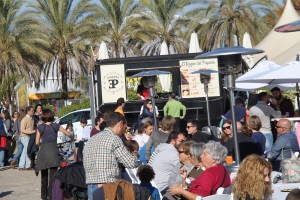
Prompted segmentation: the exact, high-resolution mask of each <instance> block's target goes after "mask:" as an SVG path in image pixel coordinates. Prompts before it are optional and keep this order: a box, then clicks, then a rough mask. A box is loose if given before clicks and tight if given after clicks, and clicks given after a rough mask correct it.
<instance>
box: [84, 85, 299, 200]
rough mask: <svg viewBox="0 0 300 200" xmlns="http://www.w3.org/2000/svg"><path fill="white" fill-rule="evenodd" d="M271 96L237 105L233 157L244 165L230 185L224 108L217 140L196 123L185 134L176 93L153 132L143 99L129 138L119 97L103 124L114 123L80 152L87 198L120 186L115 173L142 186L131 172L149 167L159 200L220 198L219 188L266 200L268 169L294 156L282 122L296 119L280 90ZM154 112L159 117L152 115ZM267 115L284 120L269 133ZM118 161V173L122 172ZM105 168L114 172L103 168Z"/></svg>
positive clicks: (230, 145) (230, 144)
mask: <svg viewBox="0 0 300 200" xmlns="http://www.w3.org/2000/svg"><path fill="white" fill-rule="evenodd" d="M271 92H272V94H273V98H270V95H268V94H267V93H266V92H262V93H260V94H258V102H257V104H256V105H254V106H252V107H251V108H249V107H248V108H245V107H244V106H243V105H242V104H241V103H240V100H237V104H236V106H235V109H236V115H237V116H236V119H237V122H236V126H237V141H238V147H239V153H240V155H238V156H239V157H240V159H241V161H242V163H241V166H240V169H239V172H238V174H237V176H236V179H234V180H233V179H231V177H230V175H229V172H228V170H227V169H226V167H224V166H225V165H228V164H230V163H228V157H231V162H232V161H233V162H234V161H235V160H236V156H237V155H235V149H234V148H235V145H234V138H233V134H234V133H233V127H232V126H233V124H232V121H231V117H232V112H231V111H230V110H229V111H228V112H227V113H225V114H224V117H223V120H222V122H221V127H220V128H221V138H217V137H215V136H213V135H211V134H207V133H205V132H203V131H201V127H200V126H199V123H198V122H197V121H196V120H187V121H186V122H187V125H186V130H185V131H183V130H180V126H179V125H180V119H183V118H185V115H186V108H185V107H184V105H182V104H181V103H180V102H179V101H177V100H175V96H174V94H170V96H169V102H168V103H167V104H166V106H165V107H164V117H163V118H162V119H161V120H158V127H159V128H158V129H155V124H154V120H153V108H152V105H151V99H148V98H147V99H145V104H144V105H143V106H142V108H141V112H140V116H139V119H138V127H137V129H136V133H135V135H134V136H132V137H128V136H126V134H127V133H126V126H127V124H126V119H125V116H124V108H125V101H124V99H122V100H118V102H119V101H120V102H121V103H120V104H118V107H117V109H116V111H115V113H111V114H110V117H109V119H108V121H111V122H114V123H110V122H109V123H108V121H107V122H106V123H107V124H106V125H107V127H106V128H105V129H104V130H103V131H102V132H100V133H99V134H97V135H95V136H93V137H91V138H90V139H89V141H88V142H87V143H86V146H85V149H84V153H83V154H84V157H83V164H84V168H85V172H86V175H87V182H86V183H87V185H88V198H89V199H93V198H94V199H95V198H96V196H95V193H97V192H95V191H97V190H103V189H100V188H102V187H103V186H104V185H106V184H107V183H111V182H116V181H118V179H119V178H120V175H119V173H120V171H121V172H125V174H127V175H125V176H124V175H122V176H121V177H122V179H125V180H126V181H128V182H129V183H132V184H133V185H134V184H138V183H141V181H140V180H139V177H140V176H142V175H141V174H138V175H137V173H136V172H137V171H139V168H141V167H143V166H145V165H147V166H148V168H149V170H151V172H152V170H153V174H155V175H153V180H152V179H151V180H152V181H148V182H150V184H151V188H153V187H154V188H155V191H159V195H160V199H201V198H203V197H206V196H210V195H214V194H219V193H220V192H219V189H220V188H223V189H224V188H225V189H224V190H223V191H226V192H229V193H232V194H233V195H234V199H238V200H243V199H271V197H272V181H271V172H272V171H279V164H278V163H280V161H281V159H285V158H290V157H291V151H290V150H292V152H296V151H299V144H298V140H297V138H296V136H295V134H294V133H293V132H292V124H291V122H290V121H289V120H287V119H284V117H285V116H286V117H288V116H287V114H288V113H289V114H292V115H293V114H294V112H292V111H291V110H290V107H291V106H290V101H288V100H286V99H285V98H283V96H282V95H281V91H280V90H278V88H274V89H273V90H271ZM283 99H284V100H283ZM175 101H176V102H175ZM177 102H179V103H177ZM270 104H271V105H272V106H271V105H270ZM286 104H288V105H286ZM145 109H147V110H146V111H145ZM154 109H156V108H154ZM285 109H288V111H287V110H285ZM149 113H150V114H149ZM151 113H152V114H151ZM156 114H157V117H158V112H156ZM283 115H284V117H283V118H282V116H283ZM272 117H275V118H282V119H280V120H279V121H277V122H276V124H275V129H276V132H275V133H274V132H272V129H271V127H272V125H271V118H272ZM111 118H114V120H112V119H111ZM271 136H272V137H271ZM273 136H275V137H274V140H275V142H273ZM108 137H110V138H111V139H110V141H108V140H107V138H108ZM122 140H123V143H122V142H121V141H122ZM128 140H129V141H135V143H136V148H135V150H129V149H128V148H127V150H126V146H127V145H126V144H124V141H128ZM108 152H110V153H108ZM120 163H122V167H123V168H120ZM109 166H110V167H109ZM249 166H251V167H249ZM108 168H111V169H112V170H109V171H107V170H106V169H108ZM104 171H105V172H104ZM144 175H145V174H144ZM149 179H150V178H149ZM246 179H247V180H249V182H250V184H249V182H246V181H245V180H246ZM150 184H149V185H150ZM153 191H154V190H151V192H153ZM220 191H222V190H220ZM294 193H295V192H294ZM93 194H94V195H93ZM152 194H153V198H155V199H156V198H157V197H158V196H157V192H155V195H154V193H152ZM104 195H105V192H104Z"/></svg>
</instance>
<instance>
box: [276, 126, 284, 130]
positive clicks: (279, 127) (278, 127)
mask: <svg viewBox="0 0 300 200" xmlns="http://www.w3.org/2000/svg"><path fill="white" fill-rule="evenodd" d="M275 128H276V129H278V128H285V127H283V126H275Z"/></svg>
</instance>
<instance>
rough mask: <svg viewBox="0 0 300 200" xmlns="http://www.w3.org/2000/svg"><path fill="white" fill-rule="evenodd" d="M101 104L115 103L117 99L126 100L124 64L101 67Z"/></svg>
mask: <svg viewBox="0 0 300 200" xmlns="http://www.w3.org/2000/svg"><path fill="white" fill-rule="evenodd" d="M100 71H101V88H102V103H116V102H117V100H118V98H120V97H123V98H124V99H126V83H125V80H126V79H125V69H124V64H116V65H101V66H100Z"/></svg>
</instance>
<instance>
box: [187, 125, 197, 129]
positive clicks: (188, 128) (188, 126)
mask: <svg viewBox="0 0 300 200" xmlns="http://www.w3.org/2000/svg"><path fill="white" fill-rule="evenodd" d="M191 127H195V126H186V128H187V129H189V128H191Z"/></svg>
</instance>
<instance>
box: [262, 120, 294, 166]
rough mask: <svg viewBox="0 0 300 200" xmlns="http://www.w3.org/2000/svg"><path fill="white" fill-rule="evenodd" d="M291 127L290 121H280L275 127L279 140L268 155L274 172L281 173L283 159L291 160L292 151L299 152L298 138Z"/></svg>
mask: <svg viewBox="0 0 300 200" xmlns="http://www.w3.org/2000/svg"><path fill="white" fill-rule="evenodd" d="M291 127H292V126H291V122H290V121H289V120H288V119H280V120H279V121H278V122H277V124H276V126H275V128H276V129H277V140H276V142H275V143H274V145H273V147H272V149H271V151H270V152H269V153H268V155H267V158H268V159H269V160H271V163H272V169H273V171H279V167H280V162H281V160H282V158H283V159H286V158H290V157H291V150H292V151H293V153H294V152H296V151H299V145H298V141H297V137H296V135H294V134H293V133H292V132H291Z"/></svg>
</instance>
